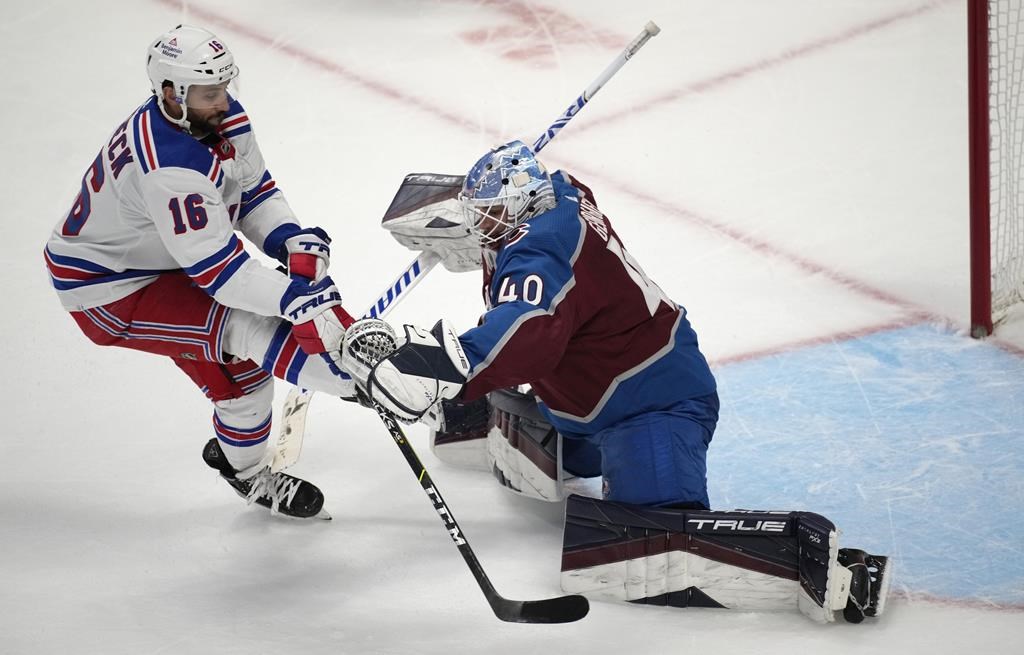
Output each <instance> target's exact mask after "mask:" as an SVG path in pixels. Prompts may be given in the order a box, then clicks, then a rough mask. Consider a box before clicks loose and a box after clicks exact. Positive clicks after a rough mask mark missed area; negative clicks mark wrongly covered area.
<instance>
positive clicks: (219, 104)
mask: <svg viewBox="0 0 1024 655" xmlns="http://www.w3.org/2000/svg"><path fill="white" fill-rule="evenodd" d="M146 68H147V73H148V76H149V79H150V82H151V84H152V91H153V95H152V96H151V97H150V98H149V99H148V100H146V101H145V102H144V103H143V104H142V105H141V106H140V107H138V108H137V109H135V110H134V111H132V112H131V114H130V115H129V116H128V117H127V118H126V119H125V121H124V122H123V123H121V124H120V125H119V126H118V127H117V128H116V129H115V130H114V132H113V134H112V135H111V136H110V138H109V139H108V140H107V141H106V142H104V144H103V147H102V148H101V149H100V151H99V154H98V155H97V156H96V159H95V160H94V161H93V162H92V164H91V165H90V166H89V168H88V169H87V170H86V172H85V175H84V177H83V178H82V183H81V189H80V192H79V193H78V196H77V197H76V198H75V200H74V203H73V205H72V207H71V209H70V211H69V212H68V214H67V215H66V216H64V217H62V218H61V220H60V221H59V222H58V224H57V226H56V228H55V229H54V231H53V233H52V235H51V237H50V239H49V241H48V243H47V245H46V248H45V252H44V255H45V259H46V265H47V267H48V269H49V273H50V276H51V280H52V283H53V286H54V288H55V289H56V291H57V295H58V296H59V298H60V301H61V303H62V304H63V306H64V308H65V309H67V310H68V311H69V312H70V313H71V316H72V317H73V318H74V320H75V321H76V322H77V324H78V325H79V327H80V328H81V329H82V331H83V332H84V333H85V334H86V335H87V336H88V337H89V338H90V339H91V340H92V341H94V342H95V343H97V344H100V345H114V346H121V347H126V348H134V349H137V350H143V351H146V352H151V353H155V354H160V355H165V356H168V357H170V358H172V359H173V360H174V362H175V364H177V365H178V367H179V368H181V369H182V370H183V371H184V372H185V373H186V374H187V375H188V376H189V377H190V378H191V379H192V380H193V381H194V382H195V383H196V384H197V385H198V386H199V387H200V389H202V391H203V392H204V393H205V394H206V396H207V397H208V398H209V399H210V400H211V401H212V402H213V405H214V411H213V431H214V433H215V438H213V439H211V440H210V441H209V442H208V443H207V445H206V447H205V448H204V451H203V458H204V460H205V461H206V462H207V463H208V464H209V465H210V466H211V467H213V468H216V469H217V470H218V471H220V472H221V474H222V475H223V477H224V478H225V479H226V480H227V481H228V483H229V484H230V485H231V486H232V487H233V488H234V489H235V490H236V491H237V492H238V493H239V494H241V495H243V496H245V497H247V498H248V499H249V501H250V502H253V501H255V502H257V503H259V504H261V505H264V506H267V507H271V508H272V510H274V511H279V512H280V513H282V514H285V515H289V516H293V517H299V518H309V517H314V516H319V517H321V518H329V516H328V515H327V514H326V513H325V512H323V510H322V506H323V495H322V493H321V492H320V490H319V489H318V488H317V487H316V486H314V485H312V484H310V483H309V482H306V481H304V480H300V479H298V478H295V477H293V476H290V475H287V474H284V473H281V472H276V473H275V472H271V471H270V469H269V467H268V462H269V461H270V459H271V458H272V457H271V456H272V453H270V452H268V447H267V446H268V436H269V434H270V430H271V405H272V400H273V386H274V385H273V379H272V376H276V377H279V378H282V379H285V380H287V381H289V382H291V383H293V384H297V385H301V386H303V387H307V388H312V389H316V390H318V391H323V392H326V393H331V394H333V395H336V396H341V397H346V398H347V397H352V396H353V395H354V393H355V391H354V386H353V384H352V381H351V379H350V378H349V376H347V375H346V374H345V373H344V372H343V371H342V370H341V369H340V368H338V366H337V362H338V361H340V353H339V349H340V347H341V342H342V339H343V336H344V332H345V328H346V327H347V326H348V325H349V324H350V323H351V322H352V318H351V317H350V316H349V315H348V314H347V313H346V312H345V310H344V309H343V308H342V305H341V294H340V292H339V291H338V288H337V287H336V286H335V284H334V282H333V281H332V280H331V278H330V277H328V276H327V275H326V270H327V265H328V262H329V256H330V250H329V243H330V239H329V238H328V236H327V234H326V232H324V231H323V230H322V229H320V228H311V229H310V228H303V227H302V226H301V225H300V224H299V222H298V220H297V219H296V218H295V216H294V214H293V212H292V210H291V208H290V207H289V206H288V203H287V202H286V201H285V198H284V196H283V195H282V193H281V191H280V189H278V187H277V185H276V183H275V181H274V179H273V177H272V176H271V174H270V172H269V171H268V170H267V168H266V166H265V164H264V162H263V156H262V155H261V153H260V149H259V147H258V145H257V144H256V139H255V137H254V134H253V131H252V126H251V124H250V122H249V118H248V116H247V114H246V112H245V110H244V109H243V108H242V105H241V104H239V102H238V101H237V99H235V98H234V97H233V94H232V93H231V91H230V88H231V85H232V82H233V80H234V79H235V78H236V77H237V75H238V67H237V66H236V65H235V62H234V58H233V56H232V54H231V51H230V50H228V48H227V47H226V46H225V45H224V43H223V42H222V41H221V40H220V39H218V38H216V37H215V36H214V35H213V34H211V33H210V32H208V31H206V30H204V29H200V28H196V27H189V26H185V25H179V26H178V27H176V28H174V29H172V30H170V31H168V32H167V33H166V34H163V35H161V36H160V37H159V38H157V39H156V40H155V41H154V42H153V43H152V44H151V45H150V46H149V49H148V52H147V59H146ZM237 232H241V235H242V236H244V237H245V238H246V239H247V240H248V241H249V242H250V243H251V244H252V245H254V246H256V247H258V248H260V249H261V250H262V251H263V252H264V253H266V254H267V255H270V256H271V257H274V258H276V259H278V260H280V261H281V262H282V263H283V264H284V265H285V266H287V274H285V273H282V272H280V271H279V270H274V269H272V268H269V267H267V266H264V265H263V264H261V263H259V262H258V261H257V260H256V259H253V258H251V257H250V256H249V253H248V252H247V251H246V249H245V247H243V245H242V241H241V240H240V239H239V235H238V234H237Z"/></svg>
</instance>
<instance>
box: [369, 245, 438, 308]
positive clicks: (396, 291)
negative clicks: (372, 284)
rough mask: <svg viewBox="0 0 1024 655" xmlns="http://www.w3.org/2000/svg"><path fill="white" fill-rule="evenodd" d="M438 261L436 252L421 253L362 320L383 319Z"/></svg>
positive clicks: (426, 251)
mask: <svg viewBox="0 0 1024 655" xmlns="http://www.w3.org/2000/svg"><path fill="white" fill-rule="evenodd" d="M440 261H441V256H440V255H438V254H437V253H436V252H433V251H430V250H424V251H423V252H421V253H420V254H419V255H418V256H417V257H416V259H414V260H412V263H411V264H409V265H408V266H407V267H406V268H405V270H404V271H402V272H401V273H400V274H399V275H398V277H397V278H395V281H394V282H392V283H391V284H390V285H389V286H388V287H387V289H385V291H384V292H383V293H382V294H381V295H380V297H379V298H377V300H376V301H375V302H374V303H373V304H372V305H370V308H369V309H367V310H366V312H364V313H363V318H384V317H385V316H386V315H387V314H388V313H389V312H390V311H391V310H392V309H394V307H395V306H396V305H397V304H398V303H399V302H401V300H402V299H403V298H405V297H406V296H408V295H409V292H410V291H412V289H413V287H415V286H416V285H417V284H419V283H420V280H422V279H423V278H425V277H426V276H427V273H429V272H430V270H431V269H432V268H434V267H435V266H437V264H438V262H440Z"/></svg>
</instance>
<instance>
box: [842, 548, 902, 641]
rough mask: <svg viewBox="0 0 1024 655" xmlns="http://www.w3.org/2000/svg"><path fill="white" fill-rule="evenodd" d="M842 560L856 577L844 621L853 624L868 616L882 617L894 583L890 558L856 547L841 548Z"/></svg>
mask: <svg viewBox="0 0 1024 655" xmlns="http://www.w3.org/2000/svg"><path fill="white" fill-rule="evenodd" d="M838 561H839V564H840V565H842V566H845V567H846V568H848V569H850V572H851V573H852V574H853V578H852V579H851V581H850V596H849V599H848V600H847V602H846V607H845V608H844V609H843V618H844V619H846V620H847V621H848V622H850V623H860V622H861V621H863V620H864V617H865V616H871V617H877V616H881V615H882V612H884V611H885V601H886V598H887V597H888V596H889V585H890V583H891V582H892V576H891V574H892V570H891V568H890V565H889V558H888V557H885V556H883V555H869V554H868V553H865V552H864V551H863V550H857V549H856V548H840V549H839V558H838Z"/></svg>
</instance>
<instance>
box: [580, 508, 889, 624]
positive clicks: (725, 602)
mask: <svg viewBox="0 0 1024 655" xmlns="http://www.w3.org/2000/svg"><path fill="white" fill-rule="evenodd" d="M565 519H566V520H565V534H564V541H563V549H562V579H561V583H562V588H563V589H564V590H565V591H566V592H569V593H582V594H585V595H587V596H591V597H593V598H596V599H603V600H618V601H623V600H625V601H630V602H635V603H644V604H655V605H670V606H673V607H695V606H699V607H723V608H729V609H737V610H743V611H754V610H756V611H764V610H774V611H778V610H789V611H792V610H794V609H799V610H800V611H801V612H802V613H803V614H805V615H806V616H808V617H809V618H811V619H812V620H814V621H817V622H830V621H833V620H835V618H834V617H835V613H836V611H837V610H843V609H844V608H846V607H847V604H848V602H849V598H850V580H851V576H852V574H851V571H850V570H849V569H848V568H846V566H844V565H843V564H842V563H840V561H839V549H838V537H837V531H836V529H835V526H834V525H833V524H832V523H831V522H830V521H829V520H828V519H826V518H824V517H822V516H819V515H817V514H812V513H810V512H752V511H745V510H736V511H730V512H711V511H683V510H679V509H673V508H660V507H645V506H638V505H629V504H625V503H615V502H609V501H601V500H596V499H590V498H583V497H580V496H575V495H573V496H570V497H569V500H568V502H567V503H566V517H565ZM876 563H877V560H876ZM881 596H882V604H884V593H881Z"/></svg>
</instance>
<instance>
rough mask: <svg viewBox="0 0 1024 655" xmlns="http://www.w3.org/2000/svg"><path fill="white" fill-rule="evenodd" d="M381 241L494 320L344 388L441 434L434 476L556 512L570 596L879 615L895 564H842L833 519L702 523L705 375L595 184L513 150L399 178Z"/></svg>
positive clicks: (727, 514) (708, 435)
mask: <svg viewBox="0 0 1024 655" xmlns="http://www.w3.org/2000/svg"><path fill="white" fill-rule="evenodd" d="M384 227H385V229H388V230H389V231H391V233H392V234H393V235H394V236H395V238H396V239H397V240H398V241H399V242H400V243H402V244H403V245H406V246H407V247H409V248H411V249H414V250H429V251H432V252H434V253H436V254H437V255H438V256H440V258H441V261H442V262H443V263H444V265H445V267H446V268H448V269H449V270H451V271H466V270H471V269H475V268H482V269H483V282H484V284H483V295H484V304H485V312H484V314H483V315H482V317H481V319H480V322H479V324H478V325H477V326H476V327H474V328H472V329H470V330H467V331H465V332H462V333H461V334H459V333H457V332H455V331H454V330H452V328H451V326H450V325H448V324H447V322H445V321H439V322H438V324H437V325H436V326H435V327H434V328H433V329H425V328H417V327H415V326H405V328H404V330H396V332H397V333H399V334H401V333H403V331H404V334H405V337H404V338H401V339H400V340H399V343H398V347H397V348H396V349H395V350H394V351H393V352H392V353H391V354H390V355H387V356H385V357H383V358H382V359H380V360H379V361H378V362H377V364H376V365H374V366H373V367H372V368H370V369H368V370H364V371H361V372H354V373H353V376H354V377H355V378H356V380H357V383H358V384H359V385H360V388H361V389H363V390H364V391H365V393H366V394H367V395H368V396H369V397H370V398H372V399H373V400H374V401H375V402H378V403H380V404H381V405H382V406H384V407H386V408H387V409H388V410H389V411H390V412H391V413H393V414H394V415H395V416H396V417H398V418H399V419H402V420H405V421H409V422H412V421H424V422H426V423H428V424H430V425H431V426H432V427H433V430H432V435H431V447H432V449H433V451H434V453H435V454H436V455H437V456H438V457H439V458H440V459H442V460H443V461H446V462H449V463H452V464H455V465H460V466H469V467H475V468H481V469H486V470H490V471H491V472H492V473H493V474H494V475H495V477H496V478H497V479H498V481H499V482H500V483H501V484H502V485H504V486H505V487H506V488H507V489H509V490H510V491H512V492H514V493H517V494H520V495H523V496H527V497H530V498H535V499H538V500H542V501H549V502H565V507H566V510H565V531H564V539H563V551H562V573H561V585H562V587H563V589H565V590H566V591H567V592H573V593H582V594H585V595H587V596H589V597H591V598H595V599H606V600H615V601H627V602H632V603H642V604H653V605H667V606H674V607H718V608H728V609H734V610H798V611H800V612H802V613H803V614H805V615H806V616H808V617H809V618H811V619H813V620H814V621H817V622H822V623H827V622H832V621H834V620H835V619H836V617H837V616H840V615H841V616H842V617H844V618H845V619H846V620H847V621H850V622H854V623H859V622H861V621H863V620H864V618H865V617H878V616H880V615H881V614H882V613H883V611H884V609H885V601H886V595H887V592H888V584H889V579H890V575H889V562H888V559H887V558H886V557H882V556H875V555H870V554H868V553H865V552H863V551H860V550H855V549H849V548H840V545H839V531H838V530H837V529H836V527H835V525H833V523H832V522H831V521H829V520H828V519H826V518H825V517H823V516H820V515H818V514H814V513H812V512H805V511H786V512H767V511H741V510H734V511H712V510H711V509H710V503H709V500H708V495H707V482H706V453H707V448H708V446H709V444H710V442H711V439H712V435H713V433H714V429H715V426H716V424H717V420H718V402H719V401H718V395H717V392H716V385H715V380H714V377H713V375H712V373H711V370H710V368H709V367H708V365H707V363H706V361H705V358H704V356H703V354H702V353H701V352H700V350H699V348H698V345H697V335H696V332H695V330H694V329H693V327H692V326H691V324H690V323H689V321H688V319H687V315H686V310H685V309H684V308H683V307H682V306H681V305H679V304H677V303H676V302H675V301H673V300H672V299H670V298H669V297H668V296H666V295H665V293H664V292H663V291H662V290H661V288H660V287H658V285H657V284H655V283H654V282H653V281H652V280H651V279H650V278H649V277H648V276H647V275H646V274H645V273H644V271H643V269H642V268H641V267H640V265H639V264H638V263H637V261H636V259H635V258H634V257H633V256H632V255H631V254H630V253H629V252H628V251H627V250H626V248H625V246H624V245H623V243H622V241H621V239H620V238H619V237H618V235H617V234H616V233H615V230H614V229H613V227H612V225H611V223H610V222H609V220H608V218H607V217H606V216H605V215H604V214H603V213H602V212H601V211H600V210H599V209H598V208H597V202H596V200H595V198H594V195H593V193H592V192H591V190H590V189H589V188H588V187H586V186H584V185H583V184H582V183H580V182H579V181H578V180H577V179H576V178H574V177H573V176H571V175H570V174H568V173H566V172H565V171H557V172H554V173H548V172H547V170H546V169H545V168H544V166H543V165H542V164H541V163H540V162H539V161H538V160H537V159H536V158H535V156H534V153H533V152H532V151H531V150H530V148H529V147H528V146H526V145H525V144H523V143H521V142H518V141H513V142H510V143H507V144H504V145H502V146H498V147H496V148H494V149H492V150H491V151H490V152H488V153H487V154H485V155H484V156H483V157H482V158H481V159H480V160H479V161H477V162H476V164H474V166H473V167H472V168H471V169H470V171H469V172H468V174H467V175H466V176H464V177H463V176H449V175H429V174H427V175H411V176H408V177H407V178H406V180H405V182H404V183H403V185H402V187H401V188H400V190H399V192H398V194H397V195H396V197H395V199H394V201H393V202H392V204H391V207H390V208H389V210H388V212H387V215H386V216H385V220H384ZM371 320H375V319H371ZM356 325H357V326H358V325H359V322H357V323H356ZM354 328H355V326H354ZM354 328H353V329H354ZM525 385H528V386H529V392H525V391H522V390H521V389H522V388H523V387H524V386H525ZM574 477H581V478H594V477H600V479H601V481H602V493H601V498H590V497H584V496H580V495H574V494H571V493H569V491H568V489H569V488H570V487H571V485H569V484H568V483H569V482H570V481H571V480H572V478H574Z"/></svg>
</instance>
